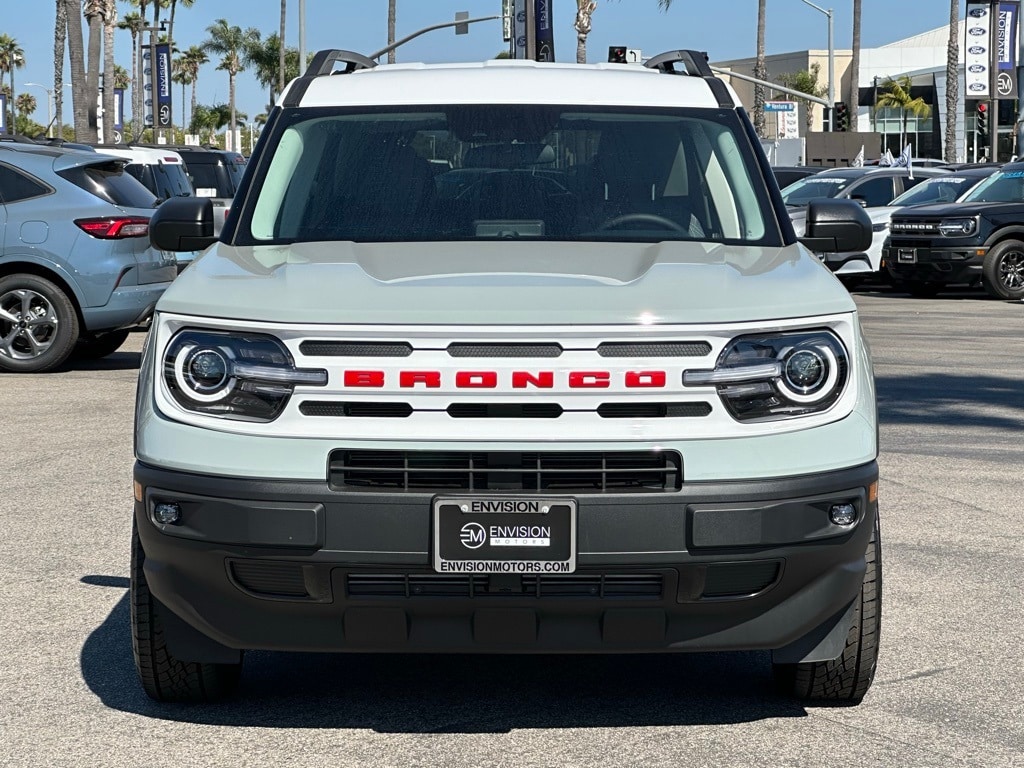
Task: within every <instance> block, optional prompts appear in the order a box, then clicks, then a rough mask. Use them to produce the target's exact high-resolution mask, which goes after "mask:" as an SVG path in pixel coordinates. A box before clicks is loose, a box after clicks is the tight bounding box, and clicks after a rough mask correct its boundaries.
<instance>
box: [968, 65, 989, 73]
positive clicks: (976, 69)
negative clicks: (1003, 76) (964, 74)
mask: <svg viewBox="0 0 1024 768" xmlns="http://www.w3.org/2000/svg"><path fill="white" fill-rule="evenodd" d="M986 69H988V67H986V66H985V65H984V64H971V66H969V67H968V68H967V71H968V72H984V71H985V70H986Z"/></svg>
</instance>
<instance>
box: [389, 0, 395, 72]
mask: <svg viewBox="0 0 1024 768" xmlns="http://www.w3.org/2000/svg"><path fill="white" fill-rule="evenodd" d="M394 43H395V0H388V45H394ZM394 63H395V52H394V51H393V50H391V51H388V64H394Z"/></svg>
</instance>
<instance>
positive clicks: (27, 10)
mask: <svg viewBox="0 0 1024 768" xmlns="http://www.w3.org/2000/svg"><path fill="white" fill-rule="evenodd" d="M550 2H551V3H552V11H553V15H554V20H555V54H556V59H557V60H558V61H575V60H576V33H575V30H574V29H573V22H574V19H575V12H576V2H575V0H550ZM2 4H3V6H4V11H2V12H0V32H6V33H7V34H9V35H11V36H13V37H14V38H15V39H16V40H17V41H18V42H19V43H20V45H21V47H22V48H23V49H24V50H25V58H26V65H25V67H24V68H23V69H20V70H17V71H16V73H15V88H16V90H17V92H18V93H23V92H28V93H32V94H33V95H34V96H35V97H36V98H37V100H38V103H39V109H38V110H37V112H36V116H35V118H36V120H37V121H38V122H40V123H45V122H46V94H45V93H44V92H43V89H42V88H38V87H26V86H25V83H29V82H34V83H41V84H43V85H45V86H47V87H52V83H53V65H52V58H53V13H54V12H53V6H54V3H53V1H52V0H35V1H34V2H29V3H28V4H26V5H22V4H21V3H17V2H16V0H3V3H2ZM963 4H964V3H963V2H962V0H961V6H963ZM15 5H16V6H17V10H16V12H13V13H12V12H11V11H14V7H15ZM118 5H119V13H120V14H122V15H123V14H124V13H125V12H127V11H128V10H130V7H129V6H128V4H127V3H124V2H122V3H119V4H118ZM815 5H818V6H821V7H823V8H828V7H830V6H831V7H833V8H834V10H835V13H834V30H835V31H834V35H835V46H836V48H837V49H841V48H849V46H850V40H851V36H852V17H851V13H852V11H851V9H852V5H853V3H852V0H815ZM387 6H388V3H387V0H306V47H307V50H309V51H315V50H318V49H321V48H345V49H349V50H354V51H360V52H367V53H368V52H371V51H374V50H377V49H379V48H383V47H384V45H386V43H387ZM280 9H281V5H280V2H279V0H195V5H194V6H193V7H192V8H191V9H183V8H181V7H179V8H178V11H177V15H176V18H175V38H176V41H175V42H176V43H177V45H178V46H179V48H182V49H184V48H187V47H188V46H190V45H195V44H199V43H201V42H202V41H203V39H205V37H206V28H207V27H208V26H209V25H210V24H212V23H213V22H214V21H215V20H216V19H218V18H226V19H227V20H228V21H229V23H231V24H237V25H239V26H241V27H243V28H244V27H256V28H257V29H259V30H260V31H261V32H262V33H263V34H264V36H266V35H268V34H271V33H272V32H275V31H276V30H277V28H278V20H279V16H280ZM459 10H464V11H469V13H470V15H471V16H473V17H477V16H490V15H496V14H498V13H500V10H501V0H398V11H397V25H396V26H397V36H398V37H399V38H401V37H403V36H405V35H407V34H409V33H411V32H413V31H415V30H417V29H420V28H422V27H425V26H428V25H431V24H437V23H440V22H444V21H450V20H452V19H454V17H455V12H456V11H459ZM862 13H863V18H862V32H861V35H862V44H863V45H864V47H872V46H877V45H882V44H885V43H888V42H892V41H894V40H898V39H900V38H903V37H908V36H910V35H913V34H917V33H920V32H924V31H927V30H930V29H934V28H936V27H941V26H945V25H946V24H948V21H949V3H948V2H946V0H864V4H863V12H862ZM962 13H963V8H962V7H961V15H962ZM756 26H757V1H756V0H710V1H709V2H705V1H704V0H675V2H674V4H673V7H672V8H671V10H669V11H668V12H662V11H661V10H660V9H659V7H658V2H657V0H598V9H597V11H596V13H595V14H594V27H593V31H592V32H591V34H590V36H589V37H588V38H587V53H588V59H589V60H590V61H592V62H593V61H602V60H604V59H605V58H606V57H607V52H608V46H609V45H627V46H629V47H630V48H639V49H641V50H642V51H643V53H644V55H653V54H655V53H660V52H662V51H666V50H674V49H677V48H698V49H702V50H707V51H708V52H709V54H710V56H711V59H712V60H713V61H714V60H724V59H732V58H739V57H744V56H753V55H754V47H755V40H756V31H757V30H756ZM766 27H767V29H766V34H765V37H766V47H767V50H768V53H769V54H772V53H783V52H786V51H793V50H803V49H807V48H821V49H825V48H827V46H828V36H827V29H828V27H827V18H826V16H825V14H823V13H821V12H819V11H816V10H814V9H813V8H811V7H809V6H808V5H806V4H805V3H804V2H802V0H768V19H767V24H766ZM286 37H287V39H288V44H289V45H294V46H297V45H298V0H289V11H288V21H287V33H286ZM505 46H506V44H505V43H504V42H502V39H501V24H500V22H498V21H491V22H482V23H480V24H475V25H473V26H472V27H471V28H470V33H469V34H468V35H463V36H458V37H456V36H455V34H454V32H453V31H452V30H447V29H446V30H438V31H435V32H430V33H428V34H426V35H424V36H423V37H421V38H419V39H417V40H415V41H413V42H411V43H409V44H407V45H405V46H402V47H401V48H400V49H399V50H398V60H399V61H427V62H433V61H470V60H479V59H486V58H492V57H493V56H494V55H495V54H497V53H498V52H499V51H501V50H503V49H504V47H505ZM130 48H131V38H130V37H129V35H128V33H127V32H121V31H118V32H117V34H116V42H115V52H116V60H117V62H118V63H119V64H121V65H122V66H124V67H125V68H126V69H128V70H129V71H130V70H131V58H130ZM65 73H66V70H65ZM65 78H67V74H65ZM174 90H175V93H174V98H175V100H176V101H177V100H179V99H180V94H181V91H180V88H177V87H176V88H175V89H174ZM236 98H237V103H238V108H239V109H240V110H241V111H243V112H247V113H248V114H249V117H250V118H251V117H253V116H255V115H256V114H258V113H260V112H262V111H263V109H264V105H265V104H266V101H267V94H266V93H265V92H264V91H263V90H262V89H261V88H260V86H259V85H258V84H257V83H256V81H255V78H253V76H252V75H251V74H248V73H245V72H243V73H242V74H240V75H239V77H238V81H237V97H236ZM198 99H199V102H200V103H205V104H213V103H217V102H224V103H226V102H227V100H228V77H227V73H225V72H220V71H217V69H216V62H213V61H211V63H210V64H208V65H206V66H205V67H204V69H203V71H201V72H200V76H199V88H198ZM67 103H68V105H70V99H67ZM174 109H175V123H179V122H180V120H181V118H180V112H179V111H178V110H179V106H178V105H177V104H175V108H174ZM66 114H69V113H66ZM66 119H67V118H66Z"/></svg>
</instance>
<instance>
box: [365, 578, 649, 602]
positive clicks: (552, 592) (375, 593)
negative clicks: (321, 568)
mask: <svg viewBox="0 0 1024 768" xmlns="http://www.w3.org/2000/svg"><path fill="white" fill-rule="evenodd" d="M346 584H347V588H348V595H349V597H354V598H389V597H395V598H417V597H471V598H484V597H495V598H508V597H520V598H536V599H539V600H543V599H551V598H594V599H599V600H630V599H649V600H656V599H659V598H661V596H662V592H663V589H664V577H663V576H662V575H661V574H660V573H628V574H618V573H615V574H602V573H595V574H571V575H559V576H522V577H512V578H509V577H508V576H502V577H500V578H496V577H492V576H484V575H474V576H452V575H446V574H409V573H350V574H348V576H347V579H346Z"/></svg>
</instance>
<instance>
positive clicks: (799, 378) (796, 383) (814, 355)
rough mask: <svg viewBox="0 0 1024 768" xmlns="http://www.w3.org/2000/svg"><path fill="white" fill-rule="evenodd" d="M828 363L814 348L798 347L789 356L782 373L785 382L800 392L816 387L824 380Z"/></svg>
mask: <svg viewBox="0 0 1024 768" xmlns="http://www.w3.org/2000/svg"><path fill="white" fill-rule="evenodd" d="M827 371H828V364H827V363H826V362H825V360H824V358H823V357H822V355H821V353H820V352H818V351H817V350H815V349H799V350H797V351H796V352H794V353H793V354H791V355H790V356H789V358H788V359H787V360H786V364H785V366H784V367H783V371H782V375H783V376H785V377H786V383H787V384H788V385H789V386H790V387H792V388H793V389H795V390H796V391H797V392H800V393H801V394H804V395H806V394H808V393H809V392H812V391H814V390H815V389H817V388H818V387H819V386H820V385H821V383H822V382H823V381H824V380H825V375H826V373H827Z"/></svg>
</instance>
